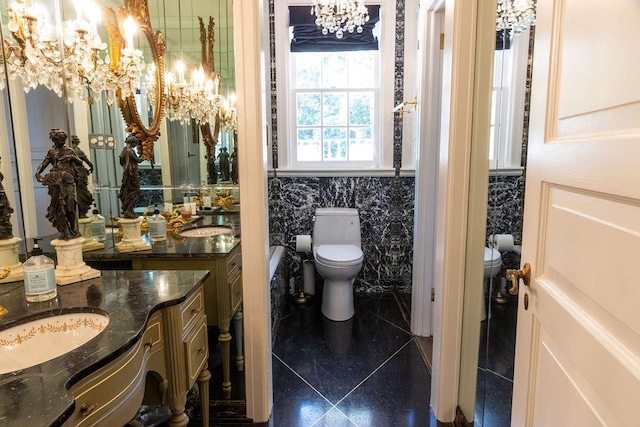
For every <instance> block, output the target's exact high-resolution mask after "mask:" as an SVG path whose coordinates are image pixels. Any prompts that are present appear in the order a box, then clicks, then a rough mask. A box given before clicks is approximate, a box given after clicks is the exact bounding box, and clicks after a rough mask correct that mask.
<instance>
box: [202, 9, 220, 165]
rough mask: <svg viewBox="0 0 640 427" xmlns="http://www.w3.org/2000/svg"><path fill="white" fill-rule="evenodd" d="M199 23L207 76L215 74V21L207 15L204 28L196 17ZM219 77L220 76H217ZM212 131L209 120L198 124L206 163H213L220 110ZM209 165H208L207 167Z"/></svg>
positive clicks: (218, 130)
mask: <svg viewBox="0 0 640 427" xmlns="http://www.w3.org/2000/svg"><path fill="white" fill-rule="evenodd" d="M198 21H199V23H200V45H201V49H202V50H201V63H202V67H203V68H204V70H205V72H206V73H207V74H208V75H209V76H215V75H216V65H215V56H214V50H213V46H214V43H215V41H216V39H215V30H214V29H215V23H214V22H213V17H211V16H210V17H209V23H208V25H207V28H206V29H205V26H204V21H203V20H202V18H201V17H198ZM218 78H220V77H218ZM213 127H214V130H213V133H212V132H211V124H210V123H209V122H207V123H202V124H201V125H200V132H201V133H202V140H203V142H204V145H205V146H206V148H207V163H211V164H213V162H214V161H215V158H216V145H217V144H218V135H219V134H220V112H218V113H216V118H215V123H214V126H213ZM210 167H211V166H209V165H208V167H207V169H209V168H210Z"/></svg>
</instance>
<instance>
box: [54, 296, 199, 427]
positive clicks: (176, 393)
mask: <svg viewBox="0 0 640 427" xmlns="http://www.w3.org/2000/svg"><path fill="white" fill-rule="evenodd" d="M207 343H208V341H207V321H206V315H205V312H204V295H203V290H202V287H199V289H198V290H197V291H196V292H194V293H193V294H192V295H191V296H190V297H189V298H188V299H187V300H186V301H184V302H183V303H181V304H179V305H174V306H170V307H166V308H163V309H161V310H159V311H157V312H155V313H153V314H152V315H151V316H150V318H149V320H148V322H147V326H146V328H145V331H144V333H143V335H142V338H141V339H140V340H139V341H137V342H136V343H135V344H134V346H133V347H131V348H130V349H129V350H127V351H126V352H124V353H123V354H122V355H120V356H119V357H118V358H116V359H115V360H114V361H112V362H110V363H108V364H107V365H105V366H103V367H102V368H100V369H99V370H98V371H96V372H95V373H93V374H91V375H90V376H88V377H86V378H84V379H83V380H81V381H80V382H78V383H77V384H75V385H74V386H73V387H71V389H70V392H71V394H72V395H73V397H74V399H75V409H74V412H73V414H72V415H71V417H70V418H69V419H68V420H67V421H66V423H65V424H64V425H65V426H116V425H125V424H126V423H128V422H129V421H130V420H131V419H132V418H133V417H134V416H135V415H136V413H137V412H138V409H139V407H140V405H141V404H143V403H145V402H144V397H145V392H146V393H147V394H149V395H157V396H160V398H161V402H160V403H166V404H168V405H169V407H170V408H171V412H172V418H171V425H172V426H186V425H187V423H188V421H189V418H188V417H187V416H186V414H185V413H184V410H185V404H186V399H187V392H188V391H189V390H190V389H191V387H192V386H193V385H194V384H195V382H196V381H198V383H199V384H200V387H199V388H200V404H201V407H202V417H203V418H202V419H205V420H206V419H208V418H209V386H208V381H209V379H210V378H211V374H210V373H209V371H208V369H207V359H208V356H209V352H208V345H207ZM149 373H153V375H154V376H155V377H156V378H158V379H159V380H157V381H155V382H147V381H146V379H147V375H148V374H149ZM151 384H154V385H155V386H156V387H157V388H158V390H145V386H147V387H148V386H149V385H151Z"/></svg>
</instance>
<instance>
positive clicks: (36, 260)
mask: <svg viewBox="0 0 640 427" xmlns="http://www.w3.org/2000/svg"><path fill="white" fill-rule="evenodd" d="M38 240H40V239H33V249H32V250H31V257H30V258H29V259H28V260H26V261H25V262H24V264H22V270H23V272H24V293H25V296H26V298H27V301H29V302H40V301H48V300H50V299H53V298H55V297H57V296H58V288H57V286H56V273H55V265H54V263H53V260H52V259H51V258H49V257H47V256H45V255H43V253H42V249H40V246H38Z"/></svg>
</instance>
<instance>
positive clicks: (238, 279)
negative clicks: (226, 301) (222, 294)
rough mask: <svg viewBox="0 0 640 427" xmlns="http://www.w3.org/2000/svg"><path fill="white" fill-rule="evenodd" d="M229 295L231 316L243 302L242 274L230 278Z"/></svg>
mask: <svg viewBox="0 0 640 427" xmlns="http://www.w3.org/2000/svg"><path fill="white" fill-rule="evenodd" d="M229 293H230V295H229V296H230V298H231V314H233V313H235V311H236V310H237V309H238V307H239V306H240V303H241V302H242V274H240V272H238V273H237V274H236V275H235V276H234V277H231V278H230V280H229Z"/></svg>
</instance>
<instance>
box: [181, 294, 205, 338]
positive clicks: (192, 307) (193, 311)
mask: <svg viewBox="0 0 640 427" xmlns="http://www.w3.org/2000/svg"><path fill="white" fill-rule="evenodd" d="M202 313H204V299H203V296H202V290H199V291H198V292H196V293H195V294H193V295H191V296H190V297H189V299H188V300H186V301H185V302H183V303H182V305H181V306H180V318H181V319H182V330H183V331H186V330H187V329H189V328H190V327H191V324H192V323H193V322H195V321H196V319H197V318H198V316H200V314H202Z"/></svg>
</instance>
